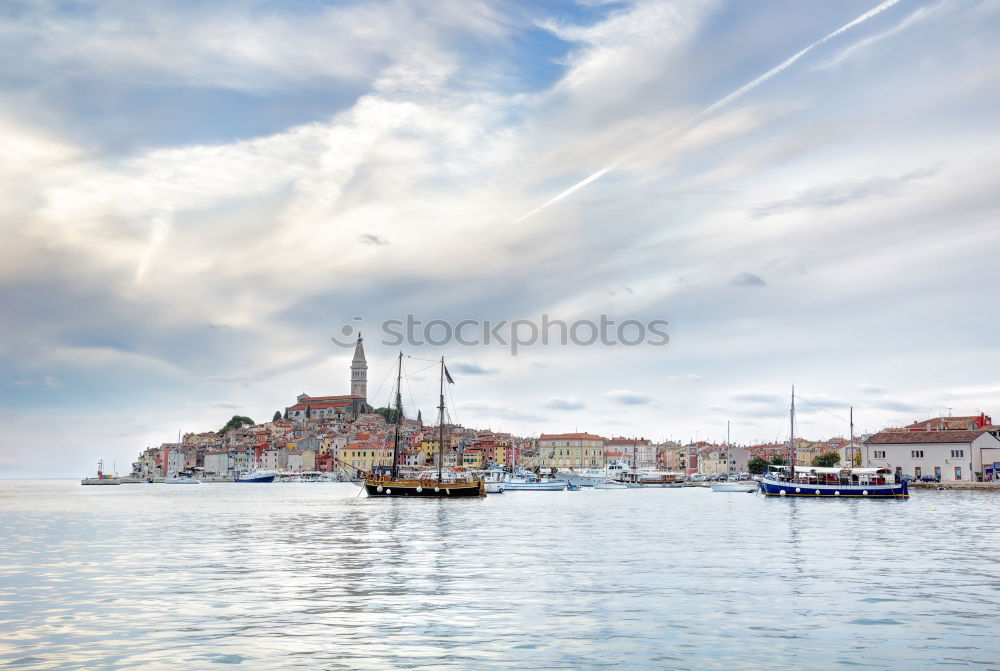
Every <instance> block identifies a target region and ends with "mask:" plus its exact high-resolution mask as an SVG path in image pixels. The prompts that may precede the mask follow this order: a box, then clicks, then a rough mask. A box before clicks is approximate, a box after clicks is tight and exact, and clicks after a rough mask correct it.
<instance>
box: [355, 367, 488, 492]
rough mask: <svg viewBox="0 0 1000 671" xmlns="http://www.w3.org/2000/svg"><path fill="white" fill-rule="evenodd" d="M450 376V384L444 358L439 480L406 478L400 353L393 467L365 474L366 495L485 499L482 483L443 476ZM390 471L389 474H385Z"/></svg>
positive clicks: (425, 477)
mask: <svg viewBox="0 0 1000 671" xmlns="http://www.w3.org/2000/svg"><path fill="white" fill-rule="evenodd" d="M446 376H447V378H448V382H449V383H451V382H452V379H451V375H449V374H448V371H447V369H446V368H445V366H444V357H441V390H440V391H441V403H440V404H439V405H438V411H439V415H438V419H439V422H438V431H439V433H438V450H437V462H438V463H437V476H436V477H435V476H434V474H433V473H427V474H420V475H419V476H417V477H403V476H402V475H401V474H400V472H399V433H400V428H401V426H402V422H403V397H402V394H401V391H400V384H401V382H402V379H403V353H402V352H400V353H399V363H398V368H397V371H396V418H395V419H396V422H395V423H396V426H395V432H394V438H393V441H392V464H391V465H390V466H389V467H388V469H380V470H379V471H378V472H372V473H366V474H365V479H364V488H365V492H367V493H368V496H369V497H372V498H376V497H384V496H407V497H423V498H441V499H444V498H462V497H470V496H486V486H485V484H484V483H483V479H482V478H481V477H480V478H466V477H463V476H461V475H459V474H458V473H448V474H446V473H444V470H443V466H444V421H445V418H444V380H445V377H446ZM386 471H388V472H386Z"/></svg>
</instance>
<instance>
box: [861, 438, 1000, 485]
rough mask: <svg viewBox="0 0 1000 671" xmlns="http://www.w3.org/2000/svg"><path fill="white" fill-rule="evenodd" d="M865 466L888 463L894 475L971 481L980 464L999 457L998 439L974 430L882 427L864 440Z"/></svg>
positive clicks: (887, 465) (973, 479) (886, 464)
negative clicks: (884, 429) (909, 429)
mask: <svg viewBox="0 0 1000 671" xmlns="http://www.w3.org/2000/svg"><path fill="white" fill-rule="evenodd" d="M864 447H865V449H864V452H865V460H866V465H867V466H875V467H883V466H884V467H888V468H891V469H893V471H894V472H895V473H896V475H897V476H899V477H902V476H903V475H910V476H913V477H915V478H918V479H919V478H921V477H923V476H933V477H935V478H938V479H940V480H941V482H972V481H975V480H977V479H978V477H977V473H978V474H982V473H983V470H984V469H983V464H990V465H992V464H993V463H994V462H997V461H1000V440H998V439H997V437H996V436H994V435H993V434H991V433H990V432H989V431H987V430H985V429H976V430H974V431H954V430H945V431H882V432H880V433H876V434H875V435H873V436H871V437H870V438H868V439H867V440H866V441H864Z"/></svg>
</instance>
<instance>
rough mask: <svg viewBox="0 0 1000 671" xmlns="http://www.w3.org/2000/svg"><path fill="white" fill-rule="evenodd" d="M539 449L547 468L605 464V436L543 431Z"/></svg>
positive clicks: (539, 439)
mask: <svg viewBox="0 0 1000 671" xmlns="http://www.w3.org/2000/svg"><path fill="white" fill-rule="evenodd" d="M538 449H539V452H540V454H541V457H542V463H541V465H542V467H545V468H600V467H602V466H604V438H603V437H602V436H596V435H594V434H591V433H543V434H542V435H541V436H539V437H538Z"/></svg>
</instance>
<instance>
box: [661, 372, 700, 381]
mask: <svg viewBox="0 0 1000 671" xmlns="http://www.w3.org/2000/svg"><path fill="white" fill-rule="evenodd" d="M667 379H668V380H670V381H673V382H703V381H704V380H705V378H703V377H702V376H701V375H698V374H697V373H686V374H684V375H671V376H670V377H668V378H667Z"/></svg>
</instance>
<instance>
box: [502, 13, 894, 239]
mask: <svg viewBox="0 0 1000 671" xmlns="http://www.w3.org/2000/svg"><path fill="white" fill-rule="evenodd" d="M898 2H900V0H885V2H883V3H882V4H880V5H879V6H877V7H875V8H873V9H869V10H868V11H867V12H865V13H864V14H862V15H861V16H859V17H858V18H856V19H854V20H853V21H851V22H850V23H845V24H844V25H842V26H841V27H840V28H837V29H836V30H835V31H833V32H832V33H830V34H829V35H827V36H826V37H824V38H822V39H819V40H817V41H815V42H813V43H812V44H810V45H809V46H808V47H806V48H805V49H803V50H802V51H800V52H798V53H797V54H795V55H794V56H792V57H790V58H788V59H786V60H784V61H782V62H781V63H779V64H778V65H776V66H775V67H773V68H771V69H770V70H768V71H767V72H765V73H764V74H762V75H761V76H759V77H757V78H756V79H754V80H752V81H750V82H748V83H746V84H744V85H743V86H741V87H740V88H738V89H736V90H735V91H733V92H732V93H729V94H727V95H725V96H723V97H722V98H719V99H718V100H716V101H715V102H714V103H712V104H711V105H709V106H708V107H706V108H705V109H703V110H702V111H700V112H698V113H697V114H695V115H694V116H693V117H691V118H690V119H688V120H687V121H685V122H683V123H681V124H680V125H678V126H676V127H674V128H672V129H670V131H668V133H675V132H679V131H682V130H686V129H687V128H689V127H690V126H692V125H696V124H697V123H698V121H700V120H701V119H702V118H703V117H706V116H708V115H709V114H711V113H712V112H715V111H716V110H718V109H719V108H721V107H724V106H725V105H728V104H729V103H731V102H733V101H734V100H736V99H737V98H740V97H742V96H743V95H745V94H746V93H748V92H749V91H752V90H753V89H755V88H757V87H758V86H760V85H761V84H763V83H764V82H766V81H767V80H768V79H770V78H771V77H773V76H775V75H776V74H779V73H781V72H783V71H784V70H787V69H788V68H789V67H791V66H792V64H793V63H795V61H797V60H799V59H800V58H802V57H803V56H805V55H806V54H807V53H809V52H810V51H812V50H813V49H815V48H816V47H818V46H820V45H821V44H823V43H825V42H828V41H829V40H832V39H833V38H835V37H837V36H838V35H841V34H843V33H845V32H847V31H848V30H850V29H851V28H853V27H855V26H857V25H859V24H861V23H864V22H865V21H867V20H868V19H870V18H872V17H873V16H875V15H876V14H880V13H881V12H883V11H885V10H887V9H889V8H890V7H892V6H893V5H895V4H896V3H898ZM637 153H639V152H638V151H635V152H632V153H630V154H627V155H625V156H623V157H622V158H619V159H618V160H616V161H614V162H613V163H610V164H608V165H606V166H604V167H603V168H601V169H600V170H598V171H597V172H595V173H594V174H592V175H590V176H589V177H587V178H585V179H582V180H580V181H579V182H577V183H576V184H574V185H573V186H571V187H569V188H568V189H566V190H565V191H563V192H562V193H560V194H559V195H557V196H555V197H553V198H551V199H550V200H549V201H547V202H546V203H544V204H542V205H539V206H538V207H536V208H535V209H533V210H532V211H531V212H528V213H527V214H522V215H521V216H520V217H518V218H517V219H515V220H514V221H513V222H512V223H515V224H516V223H518V222H520V221H524V220H525V219H527V218H529V217H532V216H534V215H536V214H538V213H539V212H541V211H542V210H544V209H545V208H547V207H549V206H550V205H554V204H555V203H558V202H559V201H560V200H562V199H563V198H566V197H567V196H570V195H572V194H574V193H576V192H577V191H579V190H580V189H582V188H583V187H585V186H587V185H588V184H590V183H591V182H595V181H597V180H598V179H600V178H601V177H603V176H604V175H606V174H607V173H609V172H611V171H612V170H614V169H615V168H617V167H618V166H620V165H621V164H622V163H624V162H625V161H627V160H628V159H630V158H632V157H633V156H634V155H635V154H637Z"/></svg>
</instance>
